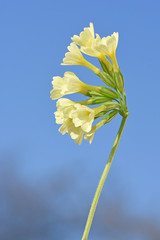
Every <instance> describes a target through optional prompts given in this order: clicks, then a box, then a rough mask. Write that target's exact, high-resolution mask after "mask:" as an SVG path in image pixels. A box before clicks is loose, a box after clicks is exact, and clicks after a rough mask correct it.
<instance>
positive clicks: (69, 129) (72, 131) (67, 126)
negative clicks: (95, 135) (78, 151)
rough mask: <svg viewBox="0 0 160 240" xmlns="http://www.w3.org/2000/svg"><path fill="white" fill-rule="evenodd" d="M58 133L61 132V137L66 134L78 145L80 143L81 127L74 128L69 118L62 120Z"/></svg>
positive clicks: (81, 136) (81, 137)
mask: <svg viewBox="0 0 160 240" xmlns="http://www.w3.org/2000/svg"><path fill="white" fill-rule="evenodd" d="M59 132H61V133H62V135H64V134H65V133H68V134H69V135H70V136H71V138H72V139H74V141H75V143H77V144H78V145H80V144H81V142H82V139H83V134H84V132H83V130H82V129H81V127H75V125H74V124H73V122H72V119H71V118H68V119H67V120H64V122H63V125H62V126H61V127H60V128H59Z"/></svg>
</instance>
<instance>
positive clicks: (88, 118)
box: [51, 23, 127, 144]
mask: <svg viewBox="0 0 160 240" xmlns="http://www.w3.org/2000/svg"><path fill="white" fill-rule="evenodd" d="M71 39H72V41H73V42H72V43H71V44H70V46H69V47H68V50H69V52H67V53H66V54H65V58H64V59H63V63H62V65H83V66H85V67H87V68H89V69H90V70H92V71H93V72H94V73H95V74H96V75H98V76H99V77H100V78H101V80H102V81H103V82H104V83H105V84H106V85H107V86H106V87H96V86H92V85H88V84H86V83H83V82H82V81H80V79H79V78H78V77H77V76H76V75H75V74H74V73H72V72H65V73H64V77H59V76H56V77H53V81H52V85H53V89H52V91H51V98H52V99H53V100H55V99H58V98H60V99H59V100H58V101H57V111H56V112H55V118H56V123H57V124H61V127H60V128H59V131H60V132H61V133H62V134H65V133H68V134H69V135H70V136H71V138H72V139H74V140H75V142H76V143H78V144H81V142H82V139H83V136H84V139H86V140H87V141H89V142H90V143H91V142H92V140H93V137H94V134H95V131H96V130H97V129H98V128H100V127H101V126H102V125H104V124H106V123H108V122H109V121H111V120H112V119H113V118H114V117H115V116H116V114H117V113H118V112H119V113H120V114H121V115H122V116H123V115H124V114H125V112H126V109H127V108H126V97H125V91H124V80H123V76H122V74H121V72H120V70H119V66H118V63H117V59H116V48H117V44H118V33H115V32H114V33H113V34H112V35H111V36H108V37H103V38H100V36H99V35H98V34H96V35H95V33H94V27H93V23H90V26H89V27H87V28H84V31H82V32H81V33H80V35H79V36H77V35H74V36H73V37H72V38H71ZM77 45H78V46H79V47H78V46H77ZM82 53H85V54H87V55H89V56H93V57H97V58H98V59H99V62H100V64H101V66H102V70H100V69H99V68H97V67H96V66H94V65H93V64H91V63H90V62H88V61H87V60H86V59H85V58H84V57H83V55H82ZM72 93H81V94H83V95H85V96H88V97H89V98H88V99H87V100H84V101H81V102H73V101H71V100H69V99H66V98H61V97H63V96H65V95H67V94H72ZM94 104H101V105H99V106H98V107H95V108H90V107H88V106H86V105H94ZM100 117H103V118H102V119H101V121H99V122H98V123H97V124H96V125H94V126H92V124H93V122H94V120H95V119H97V118H100Z"/></svg>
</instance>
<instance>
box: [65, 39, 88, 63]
mask: <svg viewBox="0 0 160 240" xmlns="http://www.w3.org/2000/svg"><path fill="white" fill-rule="evenodd" d="M68 50H69V52H67V53H66V54H65V58H63V63H61V65H83V62H84V57H83V56H82V53H81V52H80V49H79V48H78V47H77V45H76V44H75V43H71V44H70V46H68Z"/></svg>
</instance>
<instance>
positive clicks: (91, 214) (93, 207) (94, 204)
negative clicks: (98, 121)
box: [82, 112, 129, 240]
mask: <svg viewBox="0 0 160 240" xmlns="http://www.w3.org/2000/svg"><path fill="white" fill-rule="evenodd" d="M128 115H129V113H128V112H127V116H126V117H123V118H122V122H121V125H120V128H119V130H118V133H117V136H116V139H115V141H114V144H113V147H112V150H111V152H110V155H109V158H108V161H107V164H106V166H105V168H104V171H103V173H102V176H101V178H100V181H99V184H98V187H97V190H96V193H95V195H94V199H93V202H92V205H91V208H90V211H89V215H88V219H87V222H86V226H85V229H84V233H83V236H82V240H87V238H88V234H89V231H90V228H91V224H92V221H93V217H94V213H95V210H96V207H97V203H98V200H99V197H100V194H101V191H102V188H103V186H104V183H105V180H106V178H107V176H108V172H109V169H110V167H111V164H112V161H113V158H114V155H115V152H116V150H117V147H118V144H119V141H120V138H121V135H122V132H123V129H124V126H125V123H126V120H127V117H128Z"/></svg>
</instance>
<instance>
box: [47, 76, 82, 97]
mask: <svg viewBox="0 0 160 240" xmlns="http://www.w3.org/2000/svg"><path fill="white" fill-rule="evenodd" d="M52 85H53V89H52V91H51V98H52V99H53V100H55V99H58V98H60V97H63V96H64V95H66V94H71V93H78V92H79V93H83V89H84V88H85V84H84V83H83V82H81V81H80V80H79V78H78V77H77V76H76V75H75V74H74V73H72V72H65V74H64V77H63V78H61V77H53V81H52Z"/></svg>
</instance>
